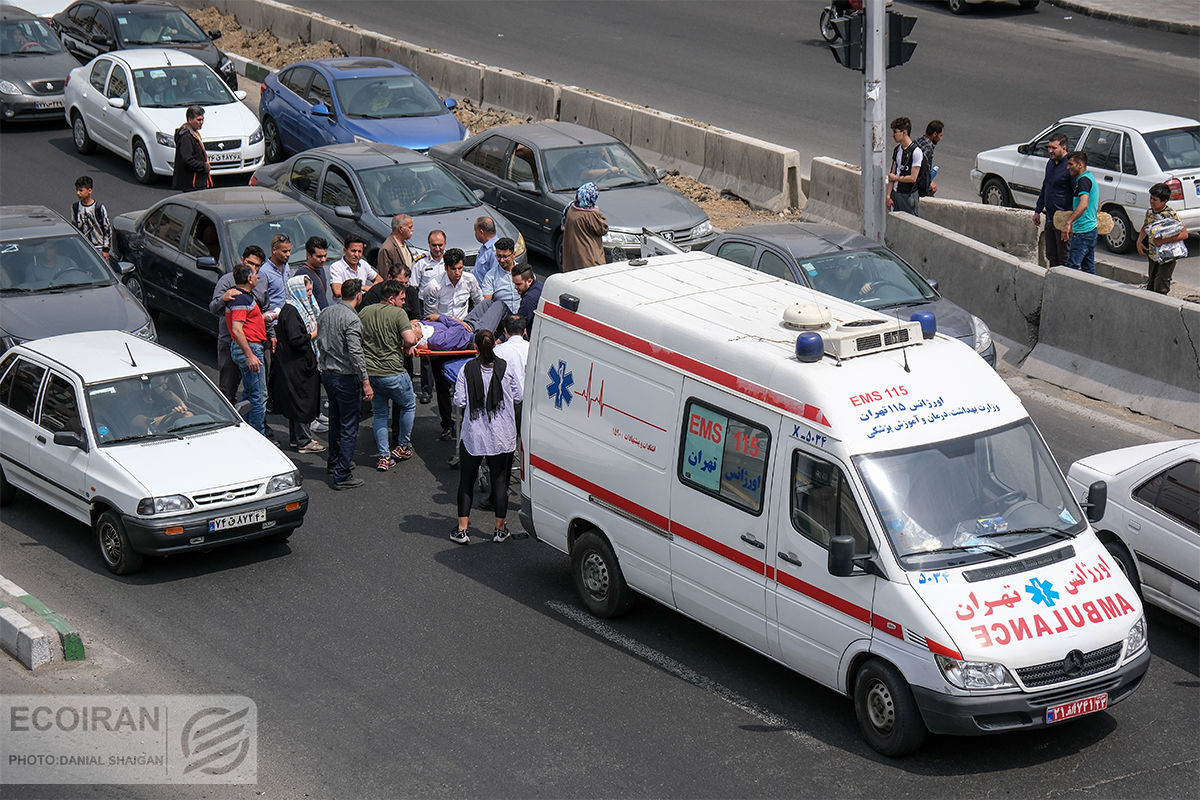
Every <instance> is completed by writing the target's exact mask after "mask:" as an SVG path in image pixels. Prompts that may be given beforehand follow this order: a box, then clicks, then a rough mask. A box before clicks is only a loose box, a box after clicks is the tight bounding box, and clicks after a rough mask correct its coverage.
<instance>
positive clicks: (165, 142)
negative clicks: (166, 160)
mask: <svg viewBox="0 0 1200 800" xmlns="http://www.w3.org/2000/svg"><path fill="white" fill-rule="evenodd" d="M154 141H156V142H158V143H159V144H161V145H162V146H163V147H169V148H171V149H172V150H174V149H175V137H174V136H172V135H171V134H169V133H163V132H162V131H155V132H154Z"/></svg>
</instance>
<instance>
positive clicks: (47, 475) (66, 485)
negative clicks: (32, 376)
mask: <svg viewBox="0 0 1200 800" xmlns="http://www.w3.org/2000/svg"><path fill="white" fill-rule="evenodd" d="M79 397H80V395H79V392H78V390H77V388H76V386H75V385H74V384H73V383H72V382H71V380H70V379H69V378H67V377H66V376H65V375H62V374H60V373H58V372H54V371H51V372H50V375H49V377H48V378H47V379H46V388H45V390H44V391H43V392H42V397H41V402H40V403H39V404H38V415H37V428H36V430H35V431H34V434H33V441H32V442H31V443H30V447H29V464H30V469H31V471H32V472H33V473H34V474H36V475H37V476H39V478H40V479H41V481H42V484H43V487H44V490H45V492H46V497H45V498H44V499H45V500H46V501H47V502H49V503H50V504H52V505H53V506H55V507H56V508H58V509H59V510H60V511H64V512H66V513H67V514H69V515H70V516H72V517H74V518H75V519H80V520H85V521H86V520H87V519H88V513H89V509H90V505H89V503H88V500H87V497H86V495H85V492H86V489H87V482H88V477H87V474H88V457H89V456H88V453H89V451H88V450H86V449H83V448H80V447H76V446H74V445H67V444H55V442H54V434H56V433H59V432H62V431H65V432H70V433H75V434H77V435H78V436H79V437H80V439H81V440H82V441H84V442H85V443H86V441H87V434H86V433H85V432H84V426H83V417H82V415H81V414H80V402H79Z"/></svg>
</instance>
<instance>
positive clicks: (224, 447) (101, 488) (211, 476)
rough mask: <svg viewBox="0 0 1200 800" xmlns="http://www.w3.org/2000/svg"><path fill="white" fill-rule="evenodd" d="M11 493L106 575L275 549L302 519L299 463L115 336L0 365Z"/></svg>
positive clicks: (19, 353) (5, 467)
mask: <svg viewBox="0 0 1200 800" xmlns="http://www.w3.org/2000/svg"><path fill="white" fill-rule="evenodd" d="M17 489H22V490H24V491H25V492H28V493H29V494H31V495H33V496H34V497H37V498H38V499H40V500H43V501H45V502H46V503H49V504H50V505H51V506H53V507H54V508H57V509H58V510H60V511H62V512H63V513H65V514H67V515H68V516H70V517H73V518H75V519H77V520H79V521H80V522H84V523H86V524H88V525H90V526H91V527H92V529H93V531H94V532H95V536H96V542H97V546H98V547H99V550H100V556H101V558H103V560H104V565H105V566H106V567H107V568H108V569H109V570H110V571H111V572H114V573H116V574H118V575H124V574H126V573H130V572H134V571H136V570H137V569H138V568H139V567H140V566H141V564H142V560H143V556H144V555H145V554H152V555H171V554H175V553H182V552H186V551H189V550H207V549H209V548H212V547H218V546H221V545H227V544H233V543H235V542H244V541H247V540H250V539H257V538H261V537H271V538H274V539H276V540H279V541H283V540H286V539H287V538H288V537H289V536H290V535H291V534H292V532H293V531H294V530H295V529H296V528H298V527H300V525H301V523H302V522H303V521H304V514H305V512H306V511H307V510H308V494H307V493H306V492H305V491H304V489H303V488H302V487H301V478H300V472H299V471H298V470H297V469H296V465H295V464H293V463H292V462H291V460H290V459H289V458H288V457H287V456H285V455H284V454H283V453H281V452H280V451H279V449H278V448H276V447H275V446H274V445H272V444H271V443H270V442H269V441H267V440H266V439H265V438H264V437H263V436H262V435H261V434H259V433H258V432H256V431H255V430H254V429H253V428H251V427H250V426H249V425H248V424H246V423H245V422H244V421H243V420H242V419H241V417H239V416H238V414H237V412H236V411H235V410H234V408H233V407H232V406H231V405H229V402H228V401H227V400H226V399H225V398H224V397H223V396H222V395H221V393H220V392H219V391H218V390H217V388H216V387H215V386H213V384H212V382H211V381H210V380H208V378H206V377H205V376H204V375H203V374H202V373H201V372H200V370H198V369H196V367H195V366H194V365H193V364H192V363H191V362H190V361H188V360H187V359H185V358H183V357H182V356H180V355H178V354H176V353H174V352H172V351H170V350H168V349H167V348H165V347H162V346H160V345H157V344H154V343H152V342H147V341H145V340H142V339H139V338H137V337H136V336H133V335H131V334H128V333H124V332H121V331H91V332H88V333H70V334H65V335H62V336H51V337H48V338H45V339H37V340H34V341H31V342H26V343H25V344H22V345H19V346H17V347H14V348H13V349H11V350H9V351H8V352H7V353H5V354H4V357H3V358H2V359H0V505H7V504H9V503H11V502H12V501H13V499H14V498H15V497H16V494H17Z"/></svg>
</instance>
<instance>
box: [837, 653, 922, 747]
mask: <svg viewBox="0 0 1200 800" xmlns="http://www.w3.org/2000/svg"><path fill="white" fill-rule="evenodd" d="M854 713H855V715H856V716H857V717H858V727H859V729H860V730H861V731H862V734H863V738H864V739H866V740H867V744H869V745H871V749H873V750H875V751H876V752H877V753H882V754H883V755H885V756H903V755H907V754H908V753H911V752H913V751H914V750H916V749H917V748H919V747H920V746H921V745H922V744H923V743H924V741H925V722H924V720H922V719H921V712H920V711H919V710H918V709H917V701H916V700H914V699H913V694H912V689H910V688H909V687H908V682H907V681H905V680H904V676H902V675H901V674H900V671H899V670H897V669H896V668H895V667H893V666H892V665H891V664H889V663H887V662H886V661H881V660H879V659H877V658H873V659H871V660H870V661H868V662H867V663H866V664H864V665H863V668H862V669H860V670H859V671H858V675H857V676H856V677H855V679H854Z"/></svg>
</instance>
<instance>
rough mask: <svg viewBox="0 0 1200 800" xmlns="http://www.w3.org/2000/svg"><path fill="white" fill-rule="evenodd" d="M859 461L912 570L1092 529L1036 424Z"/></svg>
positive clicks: (1009, 551) (1011, 551)
mask: <svg viewBox="0 0 1200 800" xmlns="http://www.w3.org/2000/svg"><path fill="white" fill-rule="evenodd" d="M854 461H855V464H856V466H857V467H858V470H859V473H860V474H861V475H862V477H863V481H864V482H865V483H866V485H867V490H868V491H869V492H870V495H871V500H872V502H873V503H874V505H875V508H876V510H877V511H878V513H879V518H880V519H881V520H882V521H883V526H884V528H885V530H886V531H887V535H888V538H889V539H890V540H891V544H892V548H893V549H894V550H895V552H896V556H897V557H898V558H899V559H900V564H901V565H902V566H903V567H904V568H905V569H910V570H926V569H932V568H938V567H947V566H958V565H960V564H973V563H978V562H980V561H988V560H991V559H995V558H1010V557H1012V556H1014V555H1016V554H1017V553H1023V552H1026V551H1029V550H1032V549H1035V548H1038V547H1041V546H1043V545H1045V544H1048V543H1049V542H1052V541H1054V540H1056V539H1068V538H1071V537H1073V536H1075V535H1077V534H1079V533H1082V532H1083V531H1084V530H1085V529H1086V524H1085V523H1084V521H1083V513H1082V512H1081V511H1080V509H1079V505H1078V504H1077V503H1076V502H1075V500H1074V498H1073V497H1072V496H1071V493H1070V490H1069V489H1068V488H1067V485H1066V481H1065V480H1064V479H1063V477H1062V473H1060V472H1059V469H1058V467H1057V466H1056V465H1055V463H1054V460H1053V458H1051V456H1050V453H1049V451H1048V450H1047V449H1046V445H1045V443H1044V442H1043V441H1042V438H1041V436H1039V435H1038V432H1037V430H1036V429H1035V428H1034V427H1033V424H1032V423H1030V422H1029V421H1028V420H1026V421H1024V422H1018V423H1015V424H1013V425H1011V426H1008V427H1005V428H999V429H996V430H992V431H988V432H986V433H983V434H978V435H973V436H967V437H963V438H961V439H953V440H950V441H946V442H939V443H937V444H933V445H922V446H921V447H919V448H914V449H910V450H902V451H894V452H890V453H876V454H872V455H867V456H858V457H857V458H855V459H854Z"/></svg>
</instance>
